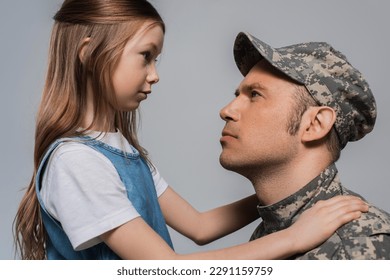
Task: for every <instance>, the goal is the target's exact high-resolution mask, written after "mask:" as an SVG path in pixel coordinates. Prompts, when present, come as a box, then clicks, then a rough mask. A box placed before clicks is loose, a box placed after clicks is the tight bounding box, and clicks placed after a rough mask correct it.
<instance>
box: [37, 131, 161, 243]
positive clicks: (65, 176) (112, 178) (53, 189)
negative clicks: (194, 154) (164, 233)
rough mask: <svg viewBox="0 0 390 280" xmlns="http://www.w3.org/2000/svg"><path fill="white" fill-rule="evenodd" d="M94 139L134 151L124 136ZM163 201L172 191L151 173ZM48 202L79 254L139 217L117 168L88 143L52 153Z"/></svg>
mask: <svg viewBox="0 0 390 280" xmlns="http://www.w3.org/2000/svg"><path fill="white" fill-rule="evenodd" d="M99 134H100V133H99V132H91V133H90V134H88V135H89V136H91V137H98V138H97V139H98V140H100V141H102V142H104V143H106V144H108V145H110V146H112V147H115V148H117V149H120V150H123V151H126V152H128V153H132V152H133V149H132V147H131V146H130V144H129V143H128V142H127V140H126V139H125V138H124V137H123V135H122V134H121V133H120V132H116V133H107V134H105V135H103V134H102V135H99ZM151 172H152V175H153V180H154V185H155V187H156V192H157V196H160V195H161V194H162V193H163V192H164V191H165V190H166V189H167V187H168V184H167V183H166V182H165V180H164V179H163V178H162V177H161V175H160V173H159V172H158V170H157V168H155V170H151ZM40 193H41V197H42V200H43V203H44V205H45V207H46V209H47V211H48V212H49V214H50V215H52V216H53V217H54V218H55V219H57V220H58V221H59V222H60V223H61V226H62V228H63V229H64V231H65V233H66V234H67V236H68V237H69V240H70V242H71V243H72V246H73V248H74V249H75V250H83V249H87V248H89V247H92V246H94V245H96V244H98V243H100V242H102V241H101V239H100V238H99V236H100V235H101V234H103V233H105V232H107V231H109V230H111V229H114V228H116V227H118V226H120V225H122V224H124V223H126V222H128V221H130V220H132V219H134V218H136V217H138V216H140V215H139V214H138V212H137V211H136V210H135V208H134V207H133V205H132V203H131V202H130V200H129V199H128V198H127V193H126V189H125V186H124V184H123V183H122V181H121V179H120V177H119V175H118V173H117V171H116V169H115V167H114V165H113V164H112V163H111V161H110V160H109V159H108V158H106V157H105V156H104V155H103V154H101V153H99V152H98V151H96V150H94V149H92V148H91V147H88V146H86V145H84V144H82V143H77V142H73V141H71V142H65V143H61V144H60V145H59V146H58V147H57V148H56V149H55V150H54V151H53V153H52V154H51V156H50V158H49V160H48V164H47V167H46V170H45V172H44V174H43V178H42V187H41V191H40Z"/></svg>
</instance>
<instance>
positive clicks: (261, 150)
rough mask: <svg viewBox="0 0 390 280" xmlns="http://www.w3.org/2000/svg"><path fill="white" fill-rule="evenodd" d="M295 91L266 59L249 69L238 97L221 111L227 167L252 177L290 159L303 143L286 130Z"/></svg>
mask: <svg viewBox="0 0 390 280" xmlns="http://www.w3.org/2000/svg"><path fill="white" fill-rule="evenodd" d="M295 91H296V87H295V86H294V84H292V83H291V82H289V81H287V80H285V79H283V77H282V76H281V75H280V74H279V73H277V72H276V70H274V69H273V68H272V66H271V65H270V64H269V63H268V62H266V61H265V60H261V61H260V62H259V63H257V64H256V65H255V66H254V67H253V68H252V69H251V70H250V72H249V73H248V74H247V75H246V77H245V78H244V80H243V81H242V82H241V84H240V85H239V87H238V89H237V91H236V98H235V99H234V100H233V101H232V102H231V103H229V104H228V105H227V106H226V107H224V108H223V109H222V110H221V112H220V116H221V118H222V119H223V120H225V121H226V124H225V127H224V129H223V131H222V138H221V140H220V141H221V145H222V153H221V155H220V163H221V165H222V166H223V167H224V168H226V169H229V170H232V171H235V172H237V173H240V174H242V175H244V176H246V177H249V176H252V175H253V174H252V173H253V172H258V171H260V170H263V171H264V170H266V169H268V168H272V170H280V169H279V168H280V167H282V168H283V166H286V164H289V163H290V162H291V160H292V159H293V158H294V157H295V156H296V154H297V151H298V147H299V145H298V144H299V142H300V141H299V136H298V135H299V133H298V134H297V135H290V134H289V133H288V131H287V127H288V124H287V123H288V117H289V116H290V115H291V114H290V112H291V111H292V110H294V104H295V103H294V102H293V99H292V98H293V97H294V92H295ZM275 168H276V169H275Z"/></svg>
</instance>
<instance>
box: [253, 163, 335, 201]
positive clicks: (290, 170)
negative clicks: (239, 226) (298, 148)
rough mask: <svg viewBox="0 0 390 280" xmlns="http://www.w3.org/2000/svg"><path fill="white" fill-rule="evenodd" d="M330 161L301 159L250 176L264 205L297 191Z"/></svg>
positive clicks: (264, 169)
mask: <svg viewBox="0 0 390 280" xmlns="http://www.w3.org/2000/svg"><path fill="white" fill-rule="evenodd" d="M329 164H330V162H329V161H324V160H323V159H322V160H319V159H318V158H312V159H311V160H309V159H308V158H307V159H300V160H298V159H297V160H295V161H294V162H291V163H290V164H287V165H283V166H279V167H275V166H273V167H269V168H263V169H262V170H258V171H257V172H255V173H254V174H255V175H253V176H251V177H250V178H248V179H249V180H250V181H251V182H252V184H253V186H254V188H255V191H256V194H257V197H258V198H259V201H260V202H261V204H262V205H271V204H274V203H277V202H279V201H281V200H282V199H284V198H286V197H288V196H290V195H292V194H294V193H296V192H297V191H298V190H300V189H301V188H303V187H304V186H305V185H307V184H308V183H309V182H310V181H311V180H313V179H314V178H315V177H316V176H318V175H319V174H320V173H321V172H322V171H323V170H324V169H325V168H326V167H327V166H328V165H329Z"/></svg>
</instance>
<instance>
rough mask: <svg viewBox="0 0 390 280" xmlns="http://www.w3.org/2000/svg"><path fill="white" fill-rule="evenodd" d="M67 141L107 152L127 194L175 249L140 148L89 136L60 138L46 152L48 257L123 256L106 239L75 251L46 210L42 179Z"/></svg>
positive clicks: (41, 167) (40, 172)
mask: <svg viewBox="0 0 390 280" xmlns="http://www.w3.org/2000/svg"><path fill="white" fill-rule="evenodd" d="M65 141H78V142H80V143H83V144H85V145H87V146H89V147H91V148H93V149H95V150H96V151H98V152H100V153H102V154H103V155H104V156H106V157H107V158H108V159H109V160H110V161H111V162H112V164H113V165H114V167H115V168H116V170H117V172H118V174H119V177H120V178H121V180H122V182H123V184H124V185H125V187H126V191H127V197H128V199H129V200H130V201H131V203H132V204H133V206H134V208H135V209H136V210H137V211H138V213H139V214H140V215H141V217H142V218H143V219H144V221H145V222H146V223H147V224H148V225H149V226H150V227H151V228H153V229H154V230H155V231H156V232H157V233H158V234H159V235H160V236H161V237H162V238H163V239H164V240H165V241H166V242H167V243H168V244H169V246H170V247H171V248H172V249H173V245H172V241H171V238H170V236H169V232H168V229H167V226H166V223H165V220H164V217H163V215H162V212H161V209H160V205H159V204H158V199H157V193H156V189H155V186H154V182H153V177H152V174H151V172H150V168H149V166H148V165H147V163H146V162H145V161H144V159H142V158H141V156H140V154H139V152H138V151H137V150H135V149H134V153H124V152H123V151H121V150H118V149H116V148H114V147H111V146H109V145H107V144H105V143H103V142H101V141H98V140H94V139H91V138H89V137H81V138H68V139H59V140H57V141H56V142H54V143H53V144H52V145H51V146H50V147H49V149H48V151H47V152H46V153H45V155H44V157H43V159H42V161H41V163H40V165H39V168H38V171H37V176H36V192H37V196H38V200H39V203H40V207H41V213H42V219H43V223H44V226H45V230H46V232H47V235H48V238H47V243H46V252H47V258H48V259H102V260H104V259H120V258H119V257H118V256H117V255H116V254H115V253H114V252H113V251H112V250H111V249H110V248H109V247H108V246H107V245H106V244H105V243H104V242H102V243H100V244H97V245H95V246H93V247H91V248H88V249H85V250H81V251H75V250H73V247H72V245H71V243H70V241H69V239H68V237H67V235H66V233H65V232H64V230H63V229H62V227H61V224H60V223H59V222H58V221H57V220H55V219H54V218H53V217H52V216H50V214H49V213H48V212H47V211H46V209H45V206H44V204H43V202H42V199H41V196H40V188H41V179H42V175H43V173H44V170H45V167H46V164H47V162H48V159H49V157H50V155H51V153H52V152H53V150H54V149H55V148H56V147H57V146H58V145H59V144H61V143H63V142H65Z"/></svg>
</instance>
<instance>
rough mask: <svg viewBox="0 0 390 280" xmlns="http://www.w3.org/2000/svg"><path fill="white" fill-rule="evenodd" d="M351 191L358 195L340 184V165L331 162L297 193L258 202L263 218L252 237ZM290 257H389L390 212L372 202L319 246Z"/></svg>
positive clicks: (316, 258)
mask: <svg viewBox="0 0 390 280" xmlns="http://www.w3.org/2000/svg"><path fill="white" fill-rule="evenodd" d="M349 194H353V195H357V194H355V193H353V192H351V191H349V190H347V189H346V188H344V187H343V186H342V185H341V183H340V180H339V177H338V174H337V168H336V166H335V165H334V164H332V165H330V166H329V167H328V168H327V169H325V170H324V171H323V172H322V173H321V174H320V175H319V176H318V177H316V178H315V179H313V180H312V181H311V182H310V183H309V184H308V185H306V186H305V187H304V188H302V189H301V190H299V191H298V192H297V193H295V194H293V195H291V196H289V197H287V198H285V199H284V200H282V201H280V202H278V203H276V204H273V205H270V206H258V210H259V213H260V216H261V217H262V219H263V221H262V223H261V224H260V225H259V226H258V227H257V228H256V230H255V231H254V233H253V235H252V237H251V240H253V239H257V238H260V237H263V236H265V235H267V234H270V233H272V232H276V231H279V230H282V229H285V228H287V227H288V226H290V225H291V224H292V223H293V222H294V221H296V220H297V219H298V217H299V216H300V215H301V214H302V212H303V211H305V210H306V209H308V208H310V207H312V206H313V205H314V204H315V203H316V202H317V201H319V200H324V199H328V198H331V197H333V196H336V195H349ZM291 259H302V260H308V259H309V260H340V259H341V260H351V259H376V260H378V259H384V260H390V215H389V214H388V213H386V212H385V211H383V210H381V209H379V208H377V207H375V206H371V205H370V207H369V211H368V212H367V213H363V214H362V216H361V217H360V218H359V219H358V220H354V221H352V222H349V223H347V224H345V225H344V226H342V227H340V228H339V229H338V230H337V231H336V232H335V233H334V234H333V235H332V236H331V237H330V238H329V239H328V240H327V241H325V242H324V243H323V244H321V245H320V246H319V247H317V248H315V249H313V250H311V251H309V252H306V253H305V254H302V255H296V256H294V257H292V258H291Z"/></svg>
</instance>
